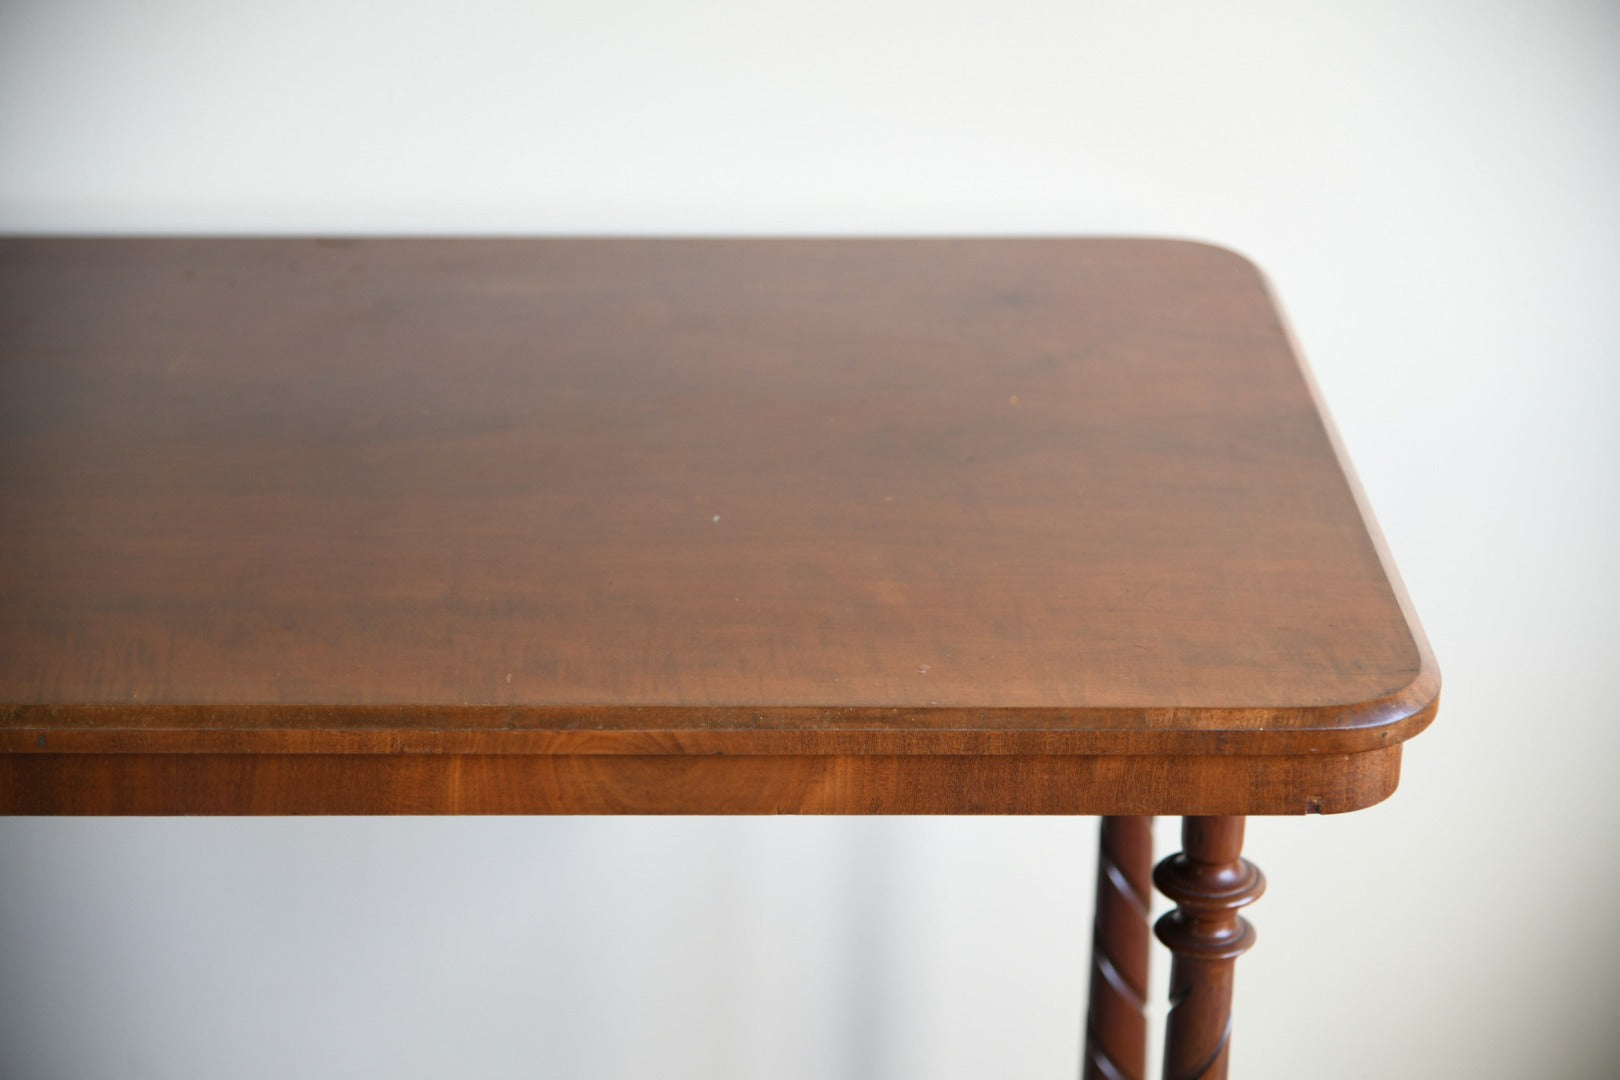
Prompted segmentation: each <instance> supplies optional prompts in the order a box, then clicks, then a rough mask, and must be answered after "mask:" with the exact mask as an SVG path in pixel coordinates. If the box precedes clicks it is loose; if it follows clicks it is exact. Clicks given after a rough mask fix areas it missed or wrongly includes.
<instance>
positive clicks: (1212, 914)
mask: <svg viewBox="0 0 1620 1080" xmlns="http://www.w3.org/2000/svg"><path fill="white" fill-rule="evenodd" d="M1181 846H1182V851H1181V853H1180V854H1179V855H1172V856H1170V857H1169V858H1168V859H1166V860H1164V861H1163V862H1162V863H1160V864H1159V865H1158V868H1157V869H1155V870H1154V871H1153V881H1154V884H1156V885H1158V887H1159V891H1160V892H1162V893H1164V894H1165V895H1166V896H1168V897H1169V898H1170V899H1171V900H1174V901H1175V902H1176V908H1175V910H1174V911H1171V912H1169V913H1168V914H1166V915H1165V916H1164V917H1163V918H1162V919H1160V920H1159V922H1158V925H1157V926H1156V927H1154V929H1155V930H1156V931H1157V933H1158V935H1159V940H1160V941H1162V942H1164V943H1165V945H1167V946H1168V947H1169V948H1170V952H1171V953H1172V954H1173V959H1172V961H1171V965H1170V1017H1169V1020H1168V1022H1167V1024H1166V1029H1165V1039H1164V1077H1165V1080H1225V1077H1226V1061H1227V1050H1228V1047H1229V1044H1230V1042H1231V1036H1232V969H1233V967H1234V965H1235V964H1236V961H1237V958H1238V957H1239V956H1242V955H1243V954H1244V953H1245V952H1248V950H1249V947H1250V946H1252V945H1253V944H1254V927H1252V926H1250V925H1249V923H1248V920H1246V919H1244V918H1242V917H1240V916H1239V915H1238V909H1239V908H1241V907H1243V906H1244V905H1245V904H1252V903H1254V901H1256V900H1257V899H1259V898H1260V894H1261V893H1263V892H1265V890H1266V879H1265V877H1264V876H1263V875H1262V874H1261V873H1260V871H1259V870H1258V869H1256V868H1255V866H1254V864H1253V863H1251V862H1249V861H1248V860H1247V859H1245V858H1243V857H1242V851H1243V819H1242V818H1240V817H1189V818H1183V819H1182V821H1181Z"/></svg>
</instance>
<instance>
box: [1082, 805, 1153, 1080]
mask: <svg viewBox="0 0 1620 1080" xmlns="http://www.w3.org/2000/svg"><path fill="white" fill-rule="evenodd" d="M1152 873H1153V819H1152V818H1150V817H1105V818H1103V819H1102V841H1101V844H1100V846H1099V848H1098V852H1097V916H1096V922H1095V930H1094V933H1093V937H1092V942H1091V997H1090V1002H1089V1004H1088V1006H1087V1010H1086V1049H1085V1061H1084V1064H1083V1066H1082V1069H1081V1075H1082V1076H1083V1077H1084V1080H1144V1078H1145V1076H1146V1073H1147V1015H1146V1009H1147V975H1148V946H1149V944H1150V940H1151V939H1150V938H1149V936H1148V903H1149V899H1150V897H1151V896H1152V886H1151V884H1150V882H1151V879H1152Z"/></svg>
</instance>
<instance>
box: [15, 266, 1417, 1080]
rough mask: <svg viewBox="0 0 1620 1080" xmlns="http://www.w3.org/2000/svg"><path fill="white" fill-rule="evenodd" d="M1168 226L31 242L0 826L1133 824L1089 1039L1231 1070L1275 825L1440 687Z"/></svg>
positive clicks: (1390, 775)
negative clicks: (1151, 1011) (930, 817)
mask: <svg viewBox="0 0 1620 1080" xmlns="http://www.w3.org/2000/svg"><path fill="white" fill-rule="evenodd" d="M1348 472H1349V470H1348V467H1347V465H1346V463H1345V460H1344V457H1343V453H1342V451H1341V450H1340V449H1339V448H1338V446H1337V444H1336V442H1335V439H1334V436H1333V434H1332V431H1331V429H1330V428H1329V427H1328V426H1327V424H1326V422H1325V421H1324V419H1323V416H1322V413H1321V411H1320V409H1319V405H1318V402H1317V400H1316V399H1315V397H1314V394H1313V391H1312V388H1311V386H1310V383H1309V381H1308V379H1307V378H1306V377H1305V376H1304V375H1303V373H1302V370H1301V366H1300V361H1299V358H1298V356H1297V354H1296V351H1295V349H1294V347H1293V345H1292V343H1291V340H1290V338H1289V335H1288V331H1287V330H1286V328H1285V327H1284V325H1283V323H1282V320H1281V317H1280V315H1279V314H1278V311H1277V308H1276V306H1275V305H1274V303H1273V301H1272V298H1271V297H1270V295H1269V294H1268V292H1267V288H1266V286H1265V284H1264V283H1263V281H1262V279H1261V277H1260V275H1259V274H1258V273H1257V272H1256V270H1255V269H1254V267H1253V266H1251V265H1250V264H1249V263H1247V262H1246V261H1244V260H1243V259H1242V258H1240V257H1238V256H1236V255H1233V254H1232V253H1230V252H1227V251H1224V250H1221V249H1218V248H1214V247H1208V246H1204V245H1200V244H1192V243H1184V242H1173V241H1162V240H1124V239H1104V240H580V239H558V240H455V241H446V240H364V241H359V240H185V239H165V240H88V239H87V240H47V239H14V240H8V241H4V242H3V243H0V810H4V811H5V812H9V813H14V814H16V813H22V814H195V813H206V814H364V813H413V814H420V813H505V814H534V813H634V814H641V813H681V814H690V813H715V814H759V813H839V814H903V813H925V814H1008V813H1038V814H1097V815H1108V816H1107V817H1105V818H1104V821H1103V825H1102V830H1103V833H1102V836H1103V846H1102V854H1103V858H1102V864H1101V866H1100V872H1099V877H1098V883H1099V884H1098V892H1099V905H1098V916H1097V920H1098V936H1097V950H1096V955H1095V958H1094V964H1093V977H1092V996H1091V1007H1090V1008H1091V1016H1090V1027H1089V1038H1088V1049H1087V1065H1086V1068H1087V1073H1088V1075H1092V1076H1137V1075H1140V1074H1141V1072H1142V1071H1143V1064H1142V1061H1143V1055H1144V1045H1145V1027H1144V1022H1143V1017H1142V1003H1143V994H1144V992H1145V982H1146V966H1147V949H1148V935H1147V921H1146V920H1147V899H1148V895H1149V888H1150V887H1149V885H1148V876H1149V858H1150V854H1149V853H1150V844H1149V840H1148V818H1147V815H1156V814H1175V815H1183V816H1184V817H1185V821H1184V825H1183V838H1184V843H1183V847H1184V851H1183V852H1182V853H1181V854H1179V855H1175V856H1173V857H1171V858H1169V859H1167V860H1165V861H1164V862H1163V863H1162V864H1160V866H1159V867H1158V869H1157V871H1156V873H1155V874H1154V875H1153V876H1154V880H1155V881H1156V883H1157V885H1158V886H1159V888H1160V889H1161V890H1163V891H1164V892H1165V893H1166V894H1167V895H1168V896H1169V897H1170V898H1171V899H1172V900H1174V901H1175V903H1176V905H1177V906H1176V907H1175V909H1174V910H1173V911H1172V912H1171V913H1170V914H1168V915H1167V916H1166V917H1165V918H1164V919H1162V920H1161V921H1160V922H1159V924H1158V927H1157V931H1158V935H1159V937H1160V938H1161V939H1162V940H1163V941H1164V942H1165V944H1167V945H1168V946H1169V947H1170V949H1172V950H1173V953H1174V964H1173V975H1172V981H1173V983H1174V985H1173V986H1172V987H1171V995H1172V1000H1173V1001H1174V1002H1176V1004H1175V1006H1174V1008H1173V1009H1172V1011H1171V1013H1170V1018H1169V1022H1168V1028H1169V1031H1168V1037H1167V1052H1166V1061H1165V1075H1166V1076H1170V1077H1184V1076H1185V1077H1192V1076H1207V1077H1214V1076H1221V1075H1224V1073H1225V1070H1226V1047H1227V1041H1226V1040H1227V1031H1228V1014H1229V1008H1230V996H1231V974H1232V964H1233V960H1234V959H1235V957H1236V956H1237V955H1238V954H1240V953H1241V952H1243V951H1244V950H1245V949H1247V948H1248V947H1249V945H1250V944H1251V942H1252V940H1253V933H1252V931H1251V930H1250V928H1249V926H1248V924H1247V923H1246V922H1245V921H1243V920H1242V919H1240V918H1238V916H1237V909H1238V908H1239V907H1241V906H1242V905H1244V904H1247V903H1249V902H1250V901H1252V900H1253V899H1254V898H1255V897H1257V896H1258V895H1259V894H1260V891H1261V889H1262V887H1263V883H1262V879H1261V876H1260V874H1259V872H1258V871H1256V870H1255V869H1254V868H1253V867H1252V866H1251V865H1250V864H1249V863H1248V862H1246V861H1245V860H1243V859H1242V858H1241V856H1240V846H1241V838H1242V831H1243V816H1244V815H1250V814H1304V813H1337V812H1340V811H1346V810H1355V809H1358V808H1360V807H1364V806H1367V805H1369V804H1372V803H1375V802H1377V801H1379V800H1380V799H1383V798H1384V797H1385V796H1387V795H1389V793H1390V792H1391V791H1392V790H1393V789H1394V787H1395V784H1396V780H1397V778H1398V768H1399V763H1400V756H1401V743H1402V741H1403V740H1405V739H1407V738H1409V737H1411V736H1412V735H1415V734H1417V733H1418V732H1419V731H1421V730H1422V729H1423V727H1424V726H1425V725H1426V724H1428V723H1429V721H1430V720H1431V719H1432V718H1433V716H1434V712H1435V708H1436V702H1437V695H1438V690H1439V676H1438V673H1437V671H1436V668H1435V664H1434V660H1433V657H1432V656H1431V654H1430V652H1429V650H1428V647H1427V645H1426V644H1425V642H1424V639H1423V635H1422V632H1421V630H1420V629H1419V628H1418V623H1417V620H1416V618H1415V617H1414V616H1413V613H1412V610H1411V608H1410V605H1409V603H1408V601H1407V600H1406V598H1405V595H1404V593H1403V592H1402V590H1401V588H1400V585H1399V584H1398V581H1397V579H1396V576H1395V573H1394V570H1393V567H1392V566H1391V564H1390V561H1389V558H1388V556H1387V554H1386V553H1385V552H1384V550H1383V548H1382V546H1381V544H1380V541H1379V540H1378V537H1377V533H1376V531H1375V529H1374V527H1373V526H1372V523H1371V522H1372V519H1371V517H1370V515H1369V514H1368V512H1367V509H1366V506H1365V504H1364V502H1363V500H1362V498H1361V496H1360V495H1359V493H1358V491H1357V489H1356V486H1355V484H1354V482H1353V481H1352V480H1350V479H1348Z"/></svg>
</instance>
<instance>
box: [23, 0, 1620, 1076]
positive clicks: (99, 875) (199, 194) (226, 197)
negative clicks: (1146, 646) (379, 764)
mask: <svg viewBox="0 0 1620 1080" xmlns="http://www.w3.org/2000/svg"><path fill="white" fill-rule="evenodd" d="M1617 71H1620V8H1617V7H1616V6H1615V5H1614V4H1612V3H1585V4H1580V3H1535V4H1531V3H1480V2H1473V3H1455V4H1437V3H1356V4H1348V3H1347V4H1335V5H1328V4H1298V3H1275V4H1264V3H1225V4H1213V5H1211V4H1190V3H1162V4H1131V5H1126V4H1117V5H1116V4H1102V3H1075V2H1072V0H1071V2H1066V3H1057V2H1052V3H1029V2H1001V3H989V2H955V3H953V2H948V0H934V2H920V0H919V2H884V0H872V2H866V3H842V2H832V3H827V2H823V3H817V4H778V3H770V2H761V0H754V2H735V3H732V2H685V3H657V2H653V0H641V2H626V0H596V2H594V3H570V4H522V3H511V4H492V3H459V4H449V3H441V4H404V3H399V4H386V5H385V4H378V5H368V4H363V3H357V2H342V3H337V2H332V0H325V2H320V3H279V4H273V5H272V4H246V3H238V4H230V3H195V4H185V3H173V2H162V3H159V2H152V0H147V2H144V3H134V2H130V3H121V2H120V3H114V2H97V3H85V2H80V3H74V2H65V3H42V2H41V3H17V2H11V3H6V4H5V5H4V6H3V7H0V229H3V230H6V231H12V232H158V233H165V232H187V233H193V232H207V233H212V232H270V233H279V232H298V233H306V232H322V233H352V232H362V233H364V232H434V233H437V232H448V233H455V232H480V233H507V232H518V233H532V232H607V233H623V232H654V233H755V232H769V233H1042V234H1045V233H1130V234H1154V235H1171V236H1186V237H1196V238H1203V239H1208V240H1213V241H1217V242H1220V243H1224V244H1227V245H1231V246H1233V247H1236V248H1238V249H1240V250H1242V251H1244V252H1246V253H1247V254H1249V255H1250V256H1252V257H1253V258H1254V259H1255V260H1256V261H1257V262H1259V263H1260V264H1261V265H1262V266H1263V267H1264V268H1265V269H1266V270H1267V272H1268V273H1269V275H1270V277H1271V279H1272V281H1273V283H1274V285H1275V287H1276V289H1277V291H1278V292H1279V294H1280V296H1281V298H1282V300H1283V303H1284V305H1285V307H1286V309H1287V310H1288V312H1289V313H1290V315H1291V317H1292V320H1293V322H1294V325H1295V328H1296V330H1297V331H1298V333H1299V336H1300V338H1301V340H1302V341H1303V344H1304V348H1305V350H1306V353H1307V355H1308V357H1309V359H1310V361H1311V364H1312V366H1313V368H1314V370H1315V372H1316V375H1317V377H1318V379H1319V381H1320V383H1321V385H1322V388H1323V391H1324V393H1325V395H1326V398H1327V400H1328V402H1329V403H1330V405H1331V408H1332V410H1333V412H1334V414H1335V418H1336V421H1337V423H1338V425H1339V427H1340V429H1341V432H1342V434H1343V436H1344V438H1345V441H1346V443H1347V444H1348V447H1349V449H1350V452H1351V455H1352V457H1353V458H1354V460H1355V462H1356V464H1357V467H1358V469H1359V472H1360V475H1361V478H1362V481H1363V483H1364V486H1365V487H1366V489H1367V491H1368V494H1369V497H1370V499H1371V502H1372V504H1373V506H1374V508H1375V510H1376V512H1377V514H1378V516H1379V518H1380V521H1381V524H1382V526H1383V529H1384V532H1385V534H1386V535H1387V537H1388V540H1389V543H1390V546H1391V548H1392V550H1393V552H1394V554H1395V557H1396V560H1397V562H1398V563H1399V565H1400V566H1401V568H1402V571H1403V574H1404V576H1405V578H1406V582H1407V585H1408V587H1409V590H1410V592H1411V593H1412V595H1413V598H1414V600H1415V602H1416V605H1417V609H1418V611H1419V612H1420V613H1421V615H1422V617H1423V619H1424V622H1425V624H1426V626H1427V629H1428V631H1429V636H1430V638H1431V639H1432V641H1433V643H1434V646H1435V650H1436V653H1437V654H1438V656H1439V659H1440V666H1441V669H1442V671H1443V673H1444V677H1445V691H1444V699H1443V707H1442V709H1441V712H1440V718H1439V720H1438V721H1437V722H1436V724H1435V725H1434V727H1433V728H1431V729H1430V731H1429V732H1427V733H1426V734H1424V735H1423V736H1421V737H1420V738H1418V739H1417V740H1416V741H1415V742H1414V743H1411V744H1409V746H1408V748H1407V754H1406V759H1405V770H1404V780H1403V786H1402V788H1401V789H1400V790H1399V791H1398V792H1397V793H1396V794H1395V796H1394V797H1393V798H1392V799H1391V800H1390V801H1389V802H1387V803H1385V804H1383V805H1381V806H1379V807H1376V808H1374V809H1372V810H1369V811H1366V812H1363V813H1359V814H1353V815H1349V816H1346V817H1343V818H1331V819H1318V818H1311V819H1300V820H1255V821H1253V822H1252V823H1251V825H1250V844H1249V851H1250V854H1251V855H1252V856H1253V858H1255V860H1256V861H1257V862H1259V863H1260V865H1261V866H1262V867H1263V868H1265V869H1266V870H1267V871H1268V872H1269V876H1270V879H1271V890H1270V892H1269V893H1268V895H1267V896H1266V897H1265V898H1264V899H1263V900H1262V901H1261V902H1260V903H1259V904H1258V905H1257V906H1256V907H1255V908H1254V909H1253V912H1252V914H1253V917H1254V920H1255V922H1256V924H1257V926H1258V927H1259V930H1260V943H1259V945H1258V947H1257V948H1256V949H1255V950H1254V951H1253V952H1252V953H1250V954H1249V955H1248V956H1247V957H1246V958H1245V959H1244V960H1243V961H1242V963H1241V964H1240V966H1239V974H1238V994H1239V1005H1238V1009H1239V1011H1238V1026H1237V1033H1236V1036H1235V1042H1234V1051H1233V1065H1234V1074H1235V1075H1239V1076H1246V1077H1278V1078H1280V1077H1289V1078H1294V1077H1346V1078H1348V1077H1355V1078H1365V1077H1504V1078H1508V1077H1511V1078H1518V1077H1527V1076H1536V1077H1602V1076H1610V1075H1613V1074H1612V1072H1611V1071H1610V1070H1611V1069H1612V1068H1613V1062H1614V1060H1616V1058H1617V1057H1620V1025H1616V1024H1615V1022H1614V1020H1615V1014H1616V1013H1617V1011H1620V932H1617V931H1616V929H1615V926H1616V920H1615V918H1614V915H1613V910H1614V906H1615V903H1616V899H1617V891H1620V857H1617V854H1616V848H1615V844H1616V836H1617V835H1620V834H1617V831H1616V830H1617V826H1620V797H1617V795H1616V792H1615V775H1616V770H1615V762H1616V758H1617V754H1620V715H1617V714H1620V707H1617V705H1616V702H1620V660H1617V657H1616V653H1617V649H1616V646H1617V644H1620V634H1617V631H1616V619H1617V618H1620V614H1617V613H1620V570H1617V554H1620V482H1617V479H1616V465H1617V463H1620V437H1617V435H1616V423H1615V416H1616V412H1617V406H1620V376H1617V361H1620V355H1617V347H1620V109H1617V105H1620V75H1617ZM3 542H4V538H3V537H0V543H3ZM1161 824H1163V825H1169V824H1170V823H1161ZM1161 841H1162V844H1163V846H1164V848H1165V849H1166V850H1168V849H1169V848H1170V847H1172V846H1173V843H1174V833H1173V830H1172V829H1168V828H1167V829H1164V830H1161ZM1094 846H1095V822H1094V821H1090V820H1069V819H1054V820H1012V819H988V820H976V819H923V820H896V819H880V820H863V821H844V820H818V819H780V820H770V819H761V820H753V819H748V820H717V821H710V820H690V819H684V820H683V819H676V820H644V819H574V820H535V819H500V820H459V819H457V820H419V819H396V820H313V821H308V820H269V821H258V820H201V821H188V820H123V821H109V820H90V821H75V820H8V821H4V822H0V1075H3V1076H5V1077H18V1078H46V1080H48V1078H56V1077H61V1078H74V1080H96V1078H103V1077H105V1078H113V1077H139V1078H157V1077H165V1078H192V1077H195V1078H214V1077H281V1076H289V1075H296V1076H305V1077H339V1076H344V1077H347V1076H368V1077H369V1076H376V1077H390V1078H410V1077H441V1076H446V1075H460V1076H471V1077H519V1076H524V1077H533V1076H544V1077H564V1078H576V1077H577V1078H580V1080H609V1078H641V1077H706V1078H732V1077H738V1078H741V1077H749V1078H752V1077H771V1078H800V1077H802V1078H807V1080H808V1078H823V1077H874V1078H911V1077H916V1078H921V1077H929V1078H931V1080H938V1078H956V1077H962V1078H967V1077H990V1076H996V1077H1014V1078H1026V1077H1027V1078H1036V1077H1067V1076H1073V1075H1074V1074H1075V1071H1076V1068H1077V1062H1078V1057H1079V1017H1080V1014H1081V1009H1082V1005H1083V995H1084V982H1085V966H1084V965H1085V945H1086V939H1087V936H1088V932H1089V931H1088V927H1089V920H1090V910H1091V896H1090V891H1091V876H1090V875H1091V869H1090V859H1091V857H1092V852H1093V850H1094ZM1158 974H1159V982H1158V984H1157V987H1156V991H1157V992H1158V993H1159V994H1162V992H1163V987H1164V981H1163V971H1162V969H1161V971H1160V972H1159V973H1158Z"/></svg>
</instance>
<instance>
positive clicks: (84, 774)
mask: <svg viewBox="0 0 1620 1080" xmlns="http://www.w3.org/2000/svg"><path fill="white" fill-rule="evenodd" d="M1399 754H1400V747H1398V746H1393V747H1390V748H1389V749H1387V750H1376V751H1372V752H1370V753H1368V754H1361V755H1355V756H1356V757H1367V758H1372V759H1375V760H1374V761H1373V763H1371V764H1369V765H1367V766H1366V767H1364V768H1363V767H1361V766H1360V765H1359V763H1358V762H1356V761H1355V760H1354V759H1352V758H1348V757H1346V756H1344V755H1331V754H1330V755H1321V756H1318V757H1314V758H1307V759H1295V758H1237V757H1211V756H1198V757H1191V756H1189V757H1167V758H1137V757H1115V756H1104V757H1088V756H1083V755H1076V754H1062V755H1052V756H1045V755H1043V756H1027V755H1014V754H986V755H982V756H975V755H971V754H945V755H928V754H907V755H886V754H859V755H827V754H813V755H810V754H806V755H792V756H772V755H766V754H737V755H729V754H405V753H401V754H376V753H357V754H333V753H321V754H259V753H254V754H210V753H183V754H176V753H130V754H49V753H44V754H40V753H36V754H0V809H4V810H5V811H6V812H8V813H13V814H569V813H573V814H1101V813H1104V812H1106V811H1108V810H1119V811H1127V812H1136V813H1147V812H1148V811H1149V810H1152V809H1153V808H1156V807H1171V808H1173V809H1172V810H1171V811H1170V812H1172V813H1180V812H1183V811H1185V812H1187V813H1217V812H1220V811H1222V810H1229V809H1231V808H1232V807H1233V806H1241V805H1252V804H1256V803H1260V804H1268V805H1275V806H1277V807H1279V808H1280V809H1278V810H1277V811H1275V812H1277V813H1290V812H1294V813H1297V812H1300V811H1301V810H1303V809H1306V807H1302V806H1300V805H1299V804H1297V803H1293V802H1289V801H1288V800H1289V799H1290V798H1293V797H1294V796H1293V794H1292V793H1294V792H1298V791H1314V792H1317V793H1318V794H1317V795H1316V796H1313V797H1312V798H1313V799H1314V800H1316V801H1315V802H1313V803H1312V807H1311V808H1313V809H1318V810H1320V811H1321V812H1323V813H1334V812H1337V811H1340V810H1344V809H1349V808H1353V807H1355V806H1364V805H1368V804H1370V803H1375V802H1377V801H1379V800H1380V799H1382V798H1384V797H1385V796H1387V795H1388V794H1389V792H1390V791H1391V790H1393V788H1394V783H1395V782H1394V776H1395V772H1396V770H1395V767H1394V766H1393V765H1391V764H1390V763H1389V762H1388V761H1387V760H1384V761H1379V760H1377V759H1381V758H1386V757H1387V756H1390V755H1399ZM1274 766H1275V768H1274Z"/></svg>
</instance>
